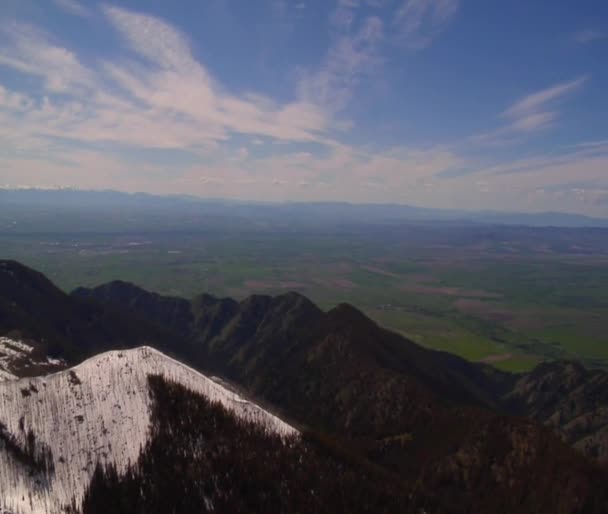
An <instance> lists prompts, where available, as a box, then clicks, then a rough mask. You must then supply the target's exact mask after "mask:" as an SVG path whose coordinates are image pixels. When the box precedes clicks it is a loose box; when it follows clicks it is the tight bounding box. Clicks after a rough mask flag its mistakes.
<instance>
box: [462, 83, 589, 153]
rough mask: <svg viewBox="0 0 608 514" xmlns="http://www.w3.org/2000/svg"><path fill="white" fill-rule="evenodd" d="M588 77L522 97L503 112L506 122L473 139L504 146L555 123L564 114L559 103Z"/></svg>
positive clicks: (475, 141) (578, 87) (502, 116)
mask: <svg viewBox="0 0 608 514" xmlns="http://www.w3.org/2000/svg"><path fill="white" fill-rule="evenodd" d="M588 80H589V77H588V76H582V77H578V78H576V79H574V80H571V81H567V82H561V83H559V84H555V85H553V86H551V87H548V88H545V89H542V90H540V91H536V92H534V93H531V94H529V95H526V96H524V97H523V98H520V99H519V100H517V101H516V102H514V103H513V104H512V105H510V106H509V107H507V108H506V109H505V110H504V111H503V112H502V113H501V114H500V118H501V119H503V120H505V121H506V124H504V125H502V126H500V127H499V128H497V129H494V130H491V131H488V132H484V133H481V134H475V135H473V136H471V137H470V138H469V141H471V142H473V143H483V144H486V145H494V146H496V145H498V146H500V145H505V144H511V143H514V142H517V141H520V140H521V138H522V137H524V136H526V135H527V134H530V133H534V132H538V131H540V130H544V129H548V128H550V127H552V126H554V125H555V124H556V122H557V120H558V119H559V116H560V113H559V111H558V110H557V106H558V105H559V103H560V102H561V101H563V100H564V99H565V98H566V97H567V96H568V95H570V94H572V93H574V92H575V91H577V90H578V89H580V88H581V87H582V86H583V85H584V84H585V83H586V82H587V81H588Z"/></svg>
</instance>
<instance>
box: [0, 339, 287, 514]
mask: <svg viewBox="0 0 608 514" xmlns="http://www.w3.org/2000/svg"><path fill="white" fill-rule="evenodd" d="M150 375H160V376H163V377H165V378H166V379H168V380H171V381H173V382H175V383H177V384H180V385H182V386H184V387H186V388H187V389H189V390H192V391H194V392H197V393H199V394H201V395H202V396H204V397H205V398H207V399H209V400H211V401H216V402H220V403H221V404H222V405H223V406H224V407H226V408H227V409H228V410H229V411H230V412H233V413H234V414H236V415H237V416H239V417H241V418H243V419H246V420H251V421H254V422H256V423H257V424H260V425H262V426H263V427H265V428H267V429H268V430H271V431H273V432H276V433H280V434H283V435H289V434H294V433H295V432H296V431H295V429H293V428H292V427H291V426H289V425H287V424H286V423H284V422H283V421H281V420H280V419H278V418H277V417H276V416H273V415H272V414H270V413H268V412H266V411H264V410H263V409H261V408H260V407H258V406H257V405H255V404H252V403H250V402H248V401H246V400H245V399H243V398H242V397H241V396H239V395H238V394H236V393H234V392H232V391H230V390H228V389H226V388H225V387H224V386H222V385H220V384H219V383H216V382H214V381H212V380H210V379H209V378H207V377H206V376H204V375H202V374H200V373H198V372H196V371H194V370H193V369H191V368H188V367H187V366H185V365H183V364H181V363H179V362H177V361H175V360H173V359H171V358H169V357H167V356H165V355H163V354H161V353H160V352H158V351H156V350H153V349H152V348H149V347H142V348H137V349H134V350H128V351H113V352H108V353H103V354H100V355H98V356H96V357H93V358H91V359H89V360H87V361H85V362H83V363H82V364H80V365H79V366H76V367H75V368H72V369H70V370H66V371H63V372H60V373H56V374H54V375H50V376H47V377H39V378H31V379H22V380H19V381H16V382H4V383H2V384H0V429H1V431H0V439H2V441H3V442H4V447H5V451H2V452H0V491H2V494H1V495H0V498H1V499H0V507H3V508H5V509H8V510H9V511H11V512H14V513H15V514H21V513H23V514H25V513H38V512H40V513H48V514H52V513H56V512H61V509H62V508H63V507H65V506H68V505H70V504H71V503H72V501H73V500H76V504H77V505H78V504H79V502H80V500H81V499H82V495H83V493H84V491H85V488H86V487H87V485H88V483H89V481H90V479H91V477H92V476H93V473H94V471H95V468H96V465H97V463H98V462H101V463H102V464H104V465H109V464H112V465H113V466H115V468H116V469H117V470H118V472H119V473H122V472H124V471H125V470H126V469H127V466H128V465H129V463H134V462H136V461H137V459H138V457H139V453H140V450H141V448H142V447H143V446H144V445H145V444H146V441H147V438H148V435H149V431H150V405H151V404H150V394H149V385H148V377H149V376H150Z"/></svg>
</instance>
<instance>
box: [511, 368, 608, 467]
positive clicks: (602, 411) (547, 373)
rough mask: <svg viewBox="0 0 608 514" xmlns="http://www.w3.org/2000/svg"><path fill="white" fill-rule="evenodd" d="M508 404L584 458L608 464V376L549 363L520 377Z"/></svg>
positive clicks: (599, 372) (598, 371)
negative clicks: (539, 423)
mask: <svg viewBox="0 0 608 514" xmlns="http://www.w3.org/2000/svg"><path fill="white" fill-rule="evenodd" d="M505 400H506V401H507V402H509V403H511V404H512V405H513V406H514V409H515V410H516V412H518V413H521V414H523V415H526V416H529V417H531V418H532V419H535V420H537V421H539V422H541V423H543V424H545V425H547V426H548V427H551V428H552V429H553V430H554V431H555V432H557V433H558V434H559V435H560V436H561V437H562V439H563V440H564V441H566V442H567V443H568V444H570V445H571V446H574V447H575V448H577V449H579V450H580V451H582V452H583V453H584V454H585V455H589V456H590V457H593V458H597V459H600V460H603V461H607V462H608V373H607V372H606V371H603V370H588V369H585V368H584V367H583V366H581V365H580V364H578V363H576V362H567V361H560V362H546V363H543V364H540V365H539V366H537V367H536V368H535V369H534V370H533V371H532V372H530V373H527V374H525V375H523V376H521V377H520V378H519V379H518V380H517V382H516V384H515V386H514V387H513V389H512V390H511V391H510V392H509V393H508V395H507V396H506V398H505Z"/></svg>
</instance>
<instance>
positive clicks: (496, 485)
mask: <svg viewBox="0 0 608 514" xmlns="http://www.w3.org/2000/svg"><path fill="white" fill-rule="evenodd" d="M127 291H130V293H131V295H129V294H126V293H127ZM74 296H76V297H79V298H87V299H97V300H99V301H103V302H105V303H109V304H112V305H114V306H116V307H119V308H120V309H122V310H123V311H124V312H130V313H132V314H133V315H134V316H137V317H140V318H145V316H146V312H159V311H162V310H163V308H162V305H165V304H168V305H175V302H177V301H178V300H177V299H175V298H163V297H162V296H158V295H155V294H150V293H148V294H146V293H145V291H143V290H141V289H139V288H137V287H135V286H132V285H128V286H127V285H125V284H124V283H120V282H118V283H110V284H106V285H104V286H101V287H99V288H96V289H94V290H86V289H79V290H77V291H75V292H74ZM179 311H180V312H182V313H183V315H181V316H179V317H177V316H170V317H169V318H168V319H165V318H161V319H162V322H163V323H167V326H168V327H170V328H171V330H174V331H175V332H176V333H180V334H189V340H190V341H191V342H192V344H194V345H195V347H196V348H197V355H198V359H200V360H199V363H200V364H199V365H200V366H202V367H205V368H207V369H210V370H212V371H213V372H214V373H219V374H222V375H223V376H226V377H228V378H229V379H231V380H233V381H234V382H236V383H238V384H240V385H241V386H242V387H244V388H245V389H246V390H247V391H248V392H249V393H250V394H252V395H254V396H255V397H259V398H262V399H263V400H264V401H266V402H268V403H269V404H271V405H273V406H276V407H277V408H278V409H279V412H282V413H283V414H284V415H287V416H289V417H290V418H292V419H295V420H296V421H297V422H299V423H301V424H302V425H304V426H307V427H312V428H313V429H315V430H319V431H321V432H325V433H330V434H333V436H334V437H338V438H340V439H341V440H343V441H345V442H346V443H347V444H348V445H349V446H350V447H351V448H353V449H354V450H355V451H356V452H357V453H358V454H360V455H363V456H364V457H365V458H367V459H369V460H370V461H372V462H374V463H377V464H379V465H381V466H382V467H383V468H384V469H387V470H390V471H391V472H393V473H396V474H398V475H399V476H401V477H403V478H404V479H405V480H406V483H408V484H413V483H416V484H418V485H417V487H418V490H419V491H423V493H424V494H425V495H428V496H430V495H434V496H435V497H436V498H441V499H442V504H444V505H451V506H452V508H453V509H454V512H457V511H458V509H459V508H462V509H463V510H464V511H467V510H466V509H470V510H468V512H475V511H479V512H491V510H490V509H491V508H492V507H491V505H494V504H496V502H499V503H500V504H501V505H503V507H504V509H505V510H504V511H505V512H515V511H518V512H542V511H543V509H547V512H557V511H559V509H558V507H557V506H558V505H559V506H561V507H560V508H562V509H563V512H570V511H573V512H574V511H576V509H578V508H580V505H581V503H580V502H581V501H582V502H584V501H587V500H588V499H589V498H594V499H593V500H589V501H591V502H593V501H595V498H596V497H595V494H596V492H594V491H595V487H596V486H595V485H591V484H592V483H595V480H597V477H599V476H605V471H601V470H600V469H599V468H598V469H596V468H595V467H594V466H593V465H591V467H589V468H587V466H588V464H586V463H585V460H584V459H583V458H581V457H580V456H579V455H578V454H577V453H576V452H575V451H573V450H570V449H568V448H567V447H566V446H565V445H564V444H563V443H561V442H560V441H559V439H558V437H557V436H555V435H553V434H552V433H551V432H550V431H549V430H548V429H543V428H542V427H540V426H539V425H537V424H535V423H534V422H532V421H528V420H526V419H523V418H521V417H512V416H508V415H507V414H516V413H517V414H519V413H520V411H521V409H522V408H523V405H524V404H523V402H522V400H521V398H519V397H516V396H515V395H514V394H513V393H512V392H513V391H514V388H515V387H516V384H519V385H520V386H521V384H522V383H523V382H522V380H523V378H525V377H522V376H517V375H510V374H507V373H502V372H499V371H497V370H494V369H492V368H490V367H487V366H483V365H478V364H472V363H469V362H467V361H465V360H463V359H460V358H458V357H456V356H453V355H450V354H447V353H443V352H436V351H431V350H427V349H424V348H422V347H420V346H418V345H416V344H415V343H413V342H411V341H408V340H406V339H404V338H403V337H401V336H399V335H397V334H394V333H391V332H389V331H386V330H383V329H382V328H381V327H379V326H378V325H376V324H375V323H374V322H372V321H371V320H369V319H368V318H366V317H365V316H364V315H363V314H362V313H361V312H359V311H358V310H356V309H355V308H353V307H352V306H349V305H340V306H338V307H336V308H335V309H332V310H331V311H329V312H327V313H325V312H323V311H321V310H320V309H318V308H317V307H316V306H315V305H314V304H312V303H311V302H310V301H309V300H307V299H306V298H305V297H302V296H301V295H298V294H295V293H289V294H286V295H281V296H278V297H274V298H273V297H269V296H260V295H254V296H252V297H250V298H247V299H246V300H244V301H242V302H240V303H237V302H235V301H234V300H231V299H217V298H213V297H211V296H209V295H201V296H199V297H196V298H194V299H193V300H192V301H191V302H190V310H189V314H187V311H186V309H185V304H182V307H181V308H180V309H179ZM184 313H185V314H184ZM149 321H151V320H149ZM540 421H544V420H540ZM556 470H559V473H557V472H556ZM547 477H551V480H549V481H547ZM566 477H567V478H566ZM589 481H590V482H589ZM575 483H576V484H579V485H580V484H586V485H585V486H584V487H583V489H584V491H585V492H584V493H582V494H583V496H579V494H581V491H580V490H579V489H578V486H576V487H575V486H574V485H573V484H575ZM506 484H508V486H507V485H506ZM556 484H561V485H559V486H558V485H556ZM408 487H409V486H408ZM573 487H574V489H573ZM558 491H559V493H558ZM587 495H590V496H589V497H587ZM541 498H542V501H541V500H540V499H541ZM582 498H586V499H585V500H582ZM537 502H539V503H537ZM548 505H552V507H551V508H549V507H548ZM484 509H486V510H484ZM517 509H519V510H517ZM551 509H553V510H551ZM568 509H571V510H568Z"/></svg>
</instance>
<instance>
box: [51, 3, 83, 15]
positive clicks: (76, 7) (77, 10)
mask: <svg viewBox="0 0 608 514" xmlns="http://www.w3.org/2000/svg"><path fill="white" fill-rule="evenodd" d="M53 1H54V2H55V4H56V5H57V6H58V7H59V8H61V9H63V10H64V11H65V12H67V13H69V14H73V15H74V16H80V17H82V18H87V17H89V16H90V15H91V13H90V11H89V10H88V9H87V8H86V7H85V6H84V5H82V4H81V3H80V2H78V1H77V0H53Z"/></svg>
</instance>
